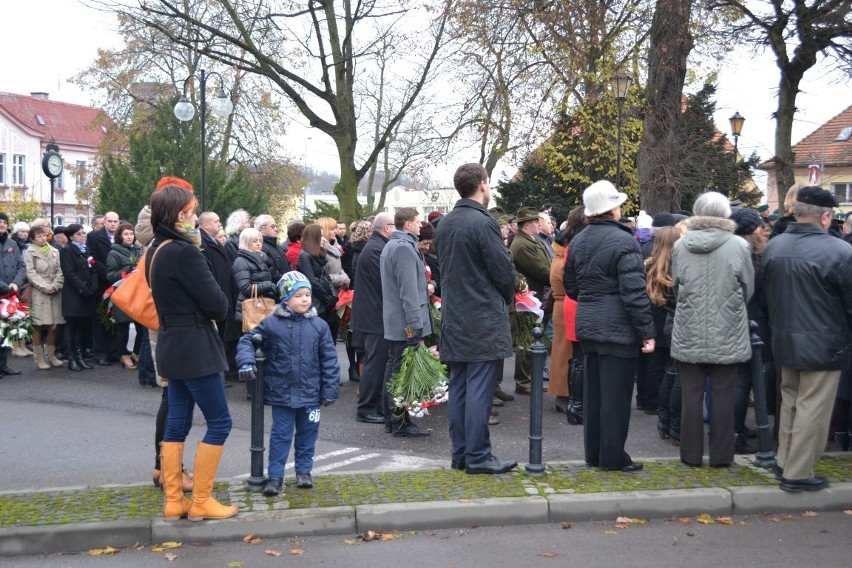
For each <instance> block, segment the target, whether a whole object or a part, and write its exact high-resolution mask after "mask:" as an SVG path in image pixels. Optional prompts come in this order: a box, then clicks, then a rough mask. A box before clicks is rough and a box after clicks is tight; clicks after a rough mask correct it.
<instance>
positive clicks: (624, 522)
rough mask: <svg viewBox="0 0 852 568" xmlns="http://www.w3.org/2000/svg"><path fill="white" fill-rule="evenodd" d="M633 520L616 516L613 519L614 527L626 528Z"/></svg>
mask: <svg viewBox="0 0 852 568" xmlns="http://www.w3.org/2000/svg"><path fill="white" fill-rule="evenodd" d="M632 522H633V521H632V520H631V519H630V518H629V517H618V518H617V519H615V528H617V529H626V528H627V527H629V526H630V524H631V523H632Z"/></svg>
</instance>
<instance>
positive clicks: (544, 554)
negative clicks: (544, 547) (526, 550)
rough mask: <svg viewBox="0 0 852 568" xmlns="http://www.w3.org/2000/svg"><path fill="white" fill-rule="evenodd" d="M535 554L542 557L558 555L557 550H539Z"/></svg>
mask: <svg viewBox="0 0 852 568" xmlns="http://www.w3.org/2000/svg"><path fill="white" fill-rule="evenodd" d="M536 556H543V557H544V558H556V557H557V556H559V553H558V552H553V551H547V552H539V553H538V554H536Z"/></svg>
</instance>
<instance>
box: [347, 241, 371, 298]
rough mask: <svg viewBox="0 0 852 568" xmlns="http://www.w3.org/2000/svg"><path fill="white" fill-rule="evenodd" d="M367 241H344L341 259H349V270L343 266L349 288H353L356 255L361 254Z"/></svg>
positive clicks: (356, 264)
mask: <svg viewBox="0 0 852 568" xmlns="http://www.w3.org/2000/svg"><path fill="white" fill-rule="evenodd" d="M366 244H367V241H363V242H360V241H359V242H357V243H353V242H352V241H349V242H348V243H346V247H347V250H346V251H344V252H343V259H344V260H346V259H347V258H348V259H349V263H350V266H349V270H346V268H345V267H344V269H343V270H344V271H346V274H348V275H349V289H350V290H354V289H355V268H356V267H357V266H358V257H359V256H361V251H362V250H364V246H366Z"/></svg>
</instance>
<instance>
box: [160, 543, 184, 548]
mask: <svg viewBox="0 0 852 568" xmlns="http://www.w3.org/2000/svg"><path fill="white" fill-rule="evenodd" d="M160 546H162V547H163V548H180V547H181V546H183V543H181V542H164V543H163V544H161V545H160Z"/></svg>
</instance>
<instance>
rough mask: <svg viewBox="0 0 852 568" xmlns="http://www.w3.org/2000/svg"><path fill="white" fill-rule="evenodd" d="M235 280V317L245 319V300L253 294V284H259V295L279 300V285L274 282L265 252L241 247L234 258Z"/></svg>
mask: <svg viewBox="0 0 852 568" xmlns="http://www.w3.org/2000/svg"><path fill="white" fill-rule="evenodd" d="M233 272H234V282H235V283H236V289H237V300H236V304H235V305H234V318H235V319H236V320H237V321H243V302H244V301H245V300H247V299H248V298H251V296H252V286H257V295H258V296H261V297H264V298H272V299H274V300H275V301H276V302H277V301H278V296H279V292H278V286H277V285H276V283H275V282H272V280H271V279H270V278H271V277H270V274H269V265H268V264H267V262H266V258H265V255H264V254H263V253H256V252H253V251H250V250H245V249H241V250H240V252H239V253H237V258H235V259H234V267H233Z"/></svg>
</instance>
